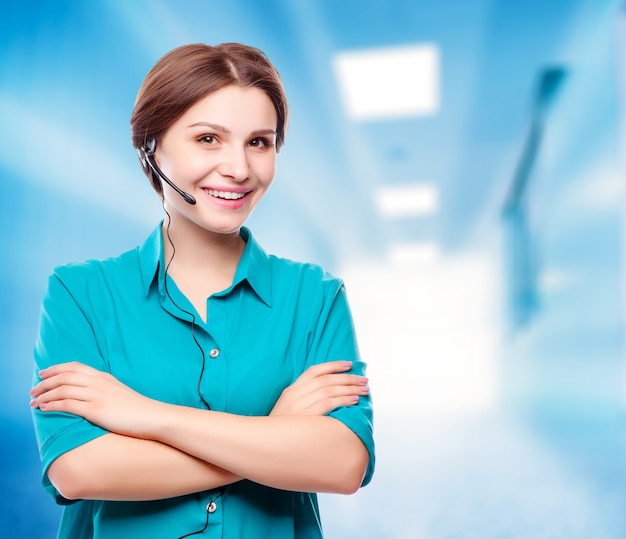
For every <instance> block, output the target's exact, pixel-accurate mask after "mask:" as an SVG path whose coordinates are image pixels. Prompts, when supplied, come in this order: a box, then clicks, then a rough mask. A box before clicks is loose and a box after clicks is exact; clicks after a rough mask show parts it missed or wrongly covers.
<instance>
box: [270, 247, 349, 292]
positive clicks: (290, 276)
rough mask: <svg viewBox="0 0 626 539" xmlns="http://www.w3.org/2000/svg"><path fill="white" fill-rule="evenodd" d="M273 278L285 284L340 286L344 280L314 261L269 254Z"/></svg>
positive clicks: (317, 286) (324, 287)
mask: <svg viewBox="0 0 626 539" xmlns="http://www.w3.org/2000/svg"><path fill="white" fill-rule="evenodd" d="M268 258H269V260H270V264H271V268H272V278H273V281H274V282H275V283H276V282H278V283H281V284H282V285H284V286H299V287H303V286H306V287H315V288H323V289H329V288H333V289H336V288H339V287H341V286H342V285H343V280H342V279H341V278H339V277H337V276H335V275H334V274H332V273H330V272H329V271H327V270H326V269H324V268H323V267H322V266H321V265H320V264H317V263H314V262H301V261H297V260H292V259H290V258H283V257H279V256H275V255H269V257H268Z"/></svg>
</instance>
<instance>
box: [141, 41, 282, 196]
mask: <svg viewBox="0 0 626 539" xmlns="http://www.w3.org/2000/svg"><path fill="white" fill-rule="evenodd" d="M231 84H234V85H237V86H243V87H255V88H259V89H261V90H263V91H264V92H265V93H266V94H267V96H268V97H269V98H270V100H271V101H272V103H273V105H274V108H275V109H276V117H277V120H276V150H277V151H278V150H280V148H281V146H282V145H283V143H284V141H285V132H286V130H287V121H288V116H289V110H288V106H287V98H286V96H285V91H284V89H283V85H282V82H281V80H280V76H279V74H278V71H277V70H276V68H275V67H274V66H273V65H272V63H271V62H270V61H269V60H268V58H267V56H265V54H264V53H263V52H262V51H260V50H259V49H256V48H254V47H250V46H248V45H242V44H240V43H222V44H220V45H216V46H211V45H206V44H203V43H198V44H192V45H183V46H181V47H178V48H176V49H173V50H172V51H170V52H168V53H167V54H165V56H163V57H162V58H161V59H160V60H159V61H158V62H157V63H156V64H155V65H154V66H153V67H152V69H151V70H150V71H149V72H148V74H147V75H146V78H145V79H144V81H143V83H142V85H141V87H140V89H139V92H138V94H137V99H136V101H135V106H134V108H133V112H132V115H131V118H130V128H131V138H132V144H133V146H134V147H135V148H136V149H139V148H140V147H142V146H145V145H146V143H147V141H149V140H150V139H156V140H157V141H158V140H159V138H160V137H161V136H162V135H163V134H164V133H165V131H167V129H168V128H169V127H170V126H171V125H172V124H173V123H174V122H175V121H176V120H177V119H178V118H179V117H180V116H181V115H182V114H183V113H184V112H185V111H186V110H187V109H188V108H189V107H191V106H192V105H194V104H195V103H196V102H198V101H199V100H200V99H202V98H204V97H206V96H207V95H209V94H211V93H213V92H215V91H217V90H219V89H220V88H223V87H225V86H228V85H231ZM143 170H144V172H145V174H146V175H147V176H148V178H149V179H150V182H151V184H152V187H153V188H154V189H155V191H156V192H157V193H159V195H160V194H162V189H163V188H162V186H161V182H160V181H159V179H158V178H156V177H155V176H154V174H153V173H152V172H151V170H150V169H149V168H146V167H145V166H144V168H143Z"/></svg>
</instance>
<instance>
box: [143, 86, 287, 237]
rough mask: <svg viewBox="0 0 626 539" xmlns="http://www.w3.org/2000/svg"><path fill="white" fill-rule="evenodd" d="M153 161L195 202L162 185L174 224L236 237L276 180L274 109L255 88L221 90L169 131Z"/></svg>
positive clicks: (227, 87) (196, 105) (225, 88)
mask: <svg viewBox="0 0 626 539" xmlns="http://www.w3.org/2000/svg"><path fill="white" fill-rule="evenodd" d="M155 157H156V161H157V163H158V165H159V166H160V168H161V170H163V172H164V173H165V175H166V176H167V177H168V178H169V179H170V180H172V181H173V182H174V184H176V185H177V186H178V187H179V188H180V189H182V190H183V191H186V192H187V193H189V194H190V195H192V196H193V197H194V198H195V199H196V204H195V205H190V204H188V203H187V202H185V201H184V200H183V198H182V197H181V196H180V195H179V194H178V193H176V192H175V191H174V190H173V189H172V188H171V187H170V186H169V185H167V184H166V183H163V198H164V204H165V208H166V209H167V211H168V212H169V213H170V215H171V217H172V222H175V221H177V222H180V221H181V219H182V220H183V221H184V222H186V223H187V224H193V225H195V226H199V227H201V228H203V229H205V230H207V231H210V232H213V233H218V234H233V233H236V232H238V231H239V228H240V227H241V225H242V224H243V223H244V222H245V220H246V219H247V218H248V216H249V215H250V213H251V212H252V210H253V209H254V208H255V206H256V205H257V204H258V203H259V202H260V201H261V199H262V198H263V197H264V196H265V193H266V192H267V190H268V189H269V187H270V185H271V183H272V180H273V179H274V173H275V169H276V110H275V109H274V105H273V104H272V102H271V100H270V98H269V97H268V96H267V94H266V93H265V92H263V91H262V90H260V89H258V88H250V87H240V86H226V87H224V88H221V89H220V90H218V91H216V92H214V93H212V94H209V95H207V96H206V97H204V98H203V99H201V100H200V101H198V102H197V103H195V104H194V105H193V106H191V107H190V108H189V109H187V111H185V113H184V114H183V115H182V116H181V117H180V118H178V120H176V121H175V122H174V123H173V124H172V125H171V126H170V127H169V129H168V130H167V131H166V132H165V134H164V135H163V137H162V138H161V140H159V142H158V144H157V148H156V155H155Z"/></svg>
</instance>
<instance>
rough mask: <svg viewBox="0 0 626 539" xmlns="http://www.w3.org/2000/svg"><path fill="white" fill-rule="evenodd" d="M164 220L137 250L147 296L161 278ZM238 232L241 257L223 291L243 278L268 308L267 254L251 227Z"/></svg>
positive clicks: (268, 268) (268, 262)
mask: <svg viewBox="0 0 626 539" xmlns="http://www.w3.org/2000/svg"><path fill="white" fill-rule="evenodd" d="M162 226H163V221H161V222H160V223H159V225H158V226H157V227H156V228H155V229H154V230H153V231H152V233H151V234H150V236H148V239H147V240H146V241H145V242H144V244H143V245H141V246H140V247H139V249H138V252H139V267H140V271H141V281H142V283H143V290H144V294H145V295H146V296H147V295H148V293H149V292H150V288H151V287H152V285H153V283H155V281H156V280H157V276H159V278H160V279H161V278H162V277H161V273H162V272H161V271H159V268H161V267H163V266H164V263H165V262H164V255H163V234H162V232H161V230H162ZM239 234H240V235H241V237H242V239H243V240H244V241H245V242H246V246H245V248H244V251H243V254H242V256H241V260H240V261H239V265H238V266H237V271H236V272H235V278H234V279H233V284H232V286H231V287H230V288H228V290H226V291H225V292H224V293H225V294H226V293H228V292H230V291H231V290H232V289H234V288H235V287H236V286H238V285H239V284H240V283H242V282H243V281H246V282H247V283H248V284H249V285H250V288H252V290H254V292H255V293H256V295H257V296H259V298H260V299H261V300H262V301H263V302H264V303H265V304H266V305H268V306H269V307H271V305H272V275H271V263H270V258H269V256H268V255H267V254H266V253H265V251H264V250H263V248H262V247H261V246H260V245H259V243H258V242H257V241H256V240H255V239H254V237H253V236H252V233H251V232H250V230H249V229H248V228H246V227H242V228H241V230H240V232H239Z"/></svg>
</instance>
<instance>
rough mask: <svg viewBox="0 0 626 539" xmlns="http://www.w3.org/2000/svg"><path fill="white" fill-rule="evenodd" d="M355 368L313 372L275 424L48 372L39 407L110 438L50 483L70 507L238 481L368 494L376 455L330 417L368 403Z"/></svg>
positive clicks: (89, 377) (72, 368) (68, 370)
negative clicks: (73, 502) (81, 501)
mask: <svg viewBox="0 0 626 539" xmlns="http://www.w3.org/2000/svg"><path fill="white" fill-rule="evenodd" d="M349 368H350V363H349V362H341V361H337V362H328V363H324V364H320V365H315V366H313V367H311V368H309V369H308V370H307V371H305V372H304V373H303V374H302V375H301V377H300V378H298V380H297V381H296V382H295V383H294V384H293V385H292V386H289V388H287V389H286V390H285V391H284V392H283V394H282V395H281V397H280V399H279V400H278V402H277V403H276V405H275V406H274V409H273V411H272V414H271V415H270V416H269V417H244V416H236V415H233V414H227V413H221V412H214V411H207V410H198V409H195V408H188V407H183V406H174V405H169V404H165V403H162V402H159V401H155V400H152V399H148V398H146V397H144V396H142V395H140V394H138V393H136V392H134V391H133V390H131V389H130V388H128V387H127V386H125V385H124V384H122V383H120V382H119V381H118V380H116V379H115V378H114V377H113V376H111V375H110V374H107V373H103V372H100V371H98V370H96V369H93V368H91V367H88V366H85V365H82V364H80V363H77V362H72V363H66V364H60V365H55V366H53V367H50V368H49V369H46V370H45V371H42V372H41V373H40V376H41V377H42V382H41V383H40V384H38V385H37V386H36V387H35V388H34V389H33V391H32V392H31V395H32V397H33V401H32V404H31V405H32V406H33V407H38V408H40V410H42V411H43V412H53V411H60V412H67V413H72V414H75V415H79V416H81V417H84V418H85V419H88V420H89V421H91V422H93V423H95V424H97V425H99V426H101V427H103V428H105V429H107V430H109V431H111V434H105V435H103V436H101V437H100V438H96V439H94V440H92V441H90V442H88V443H86V444H83V445H82V446H79V447H77V448H75V449H73V450H71V451H69V452H67V453H66V454H64V455H62V456H61V457H59V458H57V459H56V460H55V461H54V462H53V463H52V464H51V466H50V468H49V471H48V476H49V478H50V480H51V482H52V483H53V484H54V485H55V486H56V487H57V489H58V490H59V491H60V492H61V493H62V495H63V496H65V497H66V498H70V499H76V498H86V499H110V500H113V499H114V500H143V499H158V498H164V497H171V496H177V495H181V494H186V493H190V492H198V491H201V490H207V489H210V488H214V487H218V486H222V485H226V484H229V483H232V482H234V481H237V480H239V479H240V478H247V479H250V480H252V481H255V482H258V483H262V484H265V485H268V486H272V487H275V488H281V489H286V490H297V491H311V492H313V491H315V492H341V493H350V492H354V491H355V490H356V489H358V487H359V486H360V484H361V480H362V478H363V474H364V473H365V469H366V467H367V463H368V458H369V455H368V453H367V450H366V449H365V446H364V445H363V444H362V442H361V441H360V439H359V438H358V437H357V436H356V435H355V434H354V433H353V432H352V431H351V430H350V429H348V428H347V427H346V426H345V425H343V424H342V423H341V422H339V421H337V420H335V419H333V418H331V417H326V416H325V415H324V414H326V413H327V412H328V411H330V410H332V409H333V408H335V407H337V406H348V405H351V404H355V403H356V402H358V399H359V396H360V395H366V394H367V392H368V388H367V385H366V383H367V379H365V378H364V377H361V376H355V375H351V374H344V372H345V371H346V370H348V369H349ZM113 433H115V434H113Z"/></svg>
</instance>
